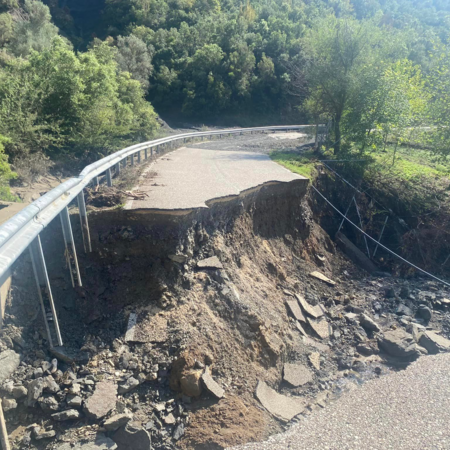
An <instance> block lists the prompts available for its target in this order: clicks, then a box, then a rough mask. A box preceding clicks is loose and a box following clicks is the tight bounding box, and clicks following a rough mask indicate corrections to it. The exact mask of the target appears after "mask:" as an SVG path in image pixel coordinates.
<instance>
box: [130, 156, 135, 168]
mask: <svg viewBox="0 0 450 450" xmlns="http://www.w3.org/2000/svg"><path fill="white" fill-rule="evenodd" d="M130 160H131V165H132V166H134V154H133V155H130Z"/></svg>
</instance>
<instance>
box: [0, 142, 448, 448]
mask: <svg viewBox="0 0 450 450" xmlns="http://www.w3.org/2000/svg"><path fill="white" fill-rule="evenodd" d="M248 145H253V144H250V143H249V144H248ZM311 204H313V206H315V203H312V202H311V198H310V197H309V194H308V193H307V186H306V184H305V183H303V182H292V183H288V184H269V185H266V186H262V187H260V188H258V189H253V190H250V191H248V192H245V193H242V194H241V195H240V196H238V197H233V198H230V199H222V200H221V201H220V202H214V201H211V202H210V203H209V204H208V206H209V208H208V209H199V210H192V211H182V212H181V211H180V212H174V213H171V214H166V213H155V212H133V211H123V210H121V209H118V208H117V207H116V206H113V207H109V208H99V206H101V205H102V203H101V202H100V203H99V204H97V206H96V207H93V206H90V207H89V208H90V211H91V212H90V215H89V222H90V228H91V238H92V246H93V253H91V254H87V255H86V254H84V253H81V251H80V250H81V249H82V243H81V237H80V230H79V219H78V217H76V216H75V215H74V216H73V217H72V225H73V227H74V235H75V236H76V239H77V242H76V245H77V249H79V264H80V270H81V279H82V281H83V286H82V287H77V288H75V289H72V287H71V286H70V277H69V273H68V269H67V268H66V267H65V264H64V256H63V255H64V247H63V243H62V239H61V237H60V233H61V232H60V229H59V223H57V221H54V223H53V224H51V226H50V227H49V228H48V229H47V230H46V231H45V232H44V233H43V235H42V238H43V247H44V252H45V254H46V256H47V260H48V262H49V264H48V266H49V267H48V269H49V274H50V281H51V284H52V289H53V296H54V298H55V303H56V306H57V312H58V317H59V322H60V326H61V330H62V335H63V340H64V345H65V347H66V348H67V351H68V352H69V353H70V354H71V355H72V356H71V358H72V362H71V363H67V362H64V361H63V360H62V359H61V357H59V361H58V372H54V373H53V374H51V376H52V377H53V378H54V379H55V381H56V383H57V384H58V385H59V386H60V390H59V391H57V393H56V394H51V393H49V392H47V393H44V394H43V396H44V397H45V399H46V401H47V403H45V402H44V400H45V399H42V398H39V399H38V401H37V402H36V404H35V405H34V406H27V405H26V404H25V403H26V401H25V400H20V399H19V400H18V401H17V407H15V408H12V409H11V410H9V411H7V412H6V419H7V426H8V430H9V432H10V435H11V436H12V438H13V439H14V448H38V449H56V448H60V447H61V446H62V443H63V442H79V441H93V440H95V436H96V435H97V434H98V433H106V435H107V436H108V437H109V438H112V439H114V437H115V432H113V431H108V430H105V429H104V428H103V422H104V420H105V418H107V417H109V416H110V415H113V414H117V413H123V414H128V415H129V416H130V418H131V421H132V423H133V424H134V425H136V426H141V427H143V428H145V429H146V430H147V432H148V433H149V434H150V435H151V437H152V443H153V444H152V445H153V448H155V449H172V448H183V449H186V450H187V449H201V450H203V449H224V448H227V447H229V446H233V445H238V444H241V443H245V442H249V441H260V440H263V439H265V438H267V437H268V436H269V435H270V434H273V433H275V432H279V431H282V430H283V429H285V428H286V427H287V426H289V425H290V424H291V423H292V422H295V421H298V420H301V418H302V415H303V414H308V413H309V412H310V411H311V410H313V409H315V408H321V407H326V404H327V402H328V401H332V399H333V398H335V397H336V396H339V395H340V394H341V393H342V392H343V391H345V390H346V389H347V388H349V387H350V386H351V385H352V384H354V383H361V382H363V381H364V380H365V379H368V378H371V377H375V376H380V375H381V374H383V373H388V372H389V371H390V370H397V369H398V368H401V367H404V366H405V365H407V364H408V362H409V361H410V359H406V360H405V359H404V360H401V361H399V360H398V358H392V357H389V356H388V355H385V354H383V353H380V351H379V348H378V343H377V337H379V336H382V334H383V333H384V332H387V331H389V330H393V329H395V328H404V329H408V327H410V326H411V323H417V324H423V325H424V326H429V327H432V328H433V329H436V330H441V329H443V330H444V334H445V333H448V332H449V331H450V329H449V326H448V324H449V323H450V321H449V313H448V312H447V303H445V302H444V301H443V300H444V299H445V298H450V294H449V292H448V290H445V289H441V287H440V286H438V285H436V284H435V283H434V282H429V281H427V280H423V279H420V278H415V279H410V280H408V281H406V280H402V279H398V278H393V277H379V276H369V275H368V274H366V273H365V272H363V271H362V270H361V269H359V268H358V267H356V266H355V265H354V264H353V263H352V262H351V261H349V260H348V259H347V258H346V257H344V256H343V255H342V254H341V253H340V252H339V251H338V250H337V249H336V248H335V244H334V242H333V241H332V239H331V238H330V236H329V235H328V234H327V233H326V232H325V231H324V230H323V229H322V228H321V227H320V226H319V225H318V224H317V217H314V216H313V213H312V210H311ZM92 205H95V203H92ZM314 209H316V208H315V207H314ZM73 212H74V213H76V210H74V211H73ZM50 256H51V257H50ZM212 256H216V257H217V258H218V260H219V261H220V264H221V265H222V267H219V266H217V267H206V268H200V267H198V263H199V262H200V261H203V260H205V259H206V258H210V257H212ZM15 270H16V273H15V275H16V276H14V278H13V288H12V291H11V295H10V298H9V299H8V309H7V315H6V318H5V327H4V329H3V330H2V338H1V340H0V347H1V348H0V350H2V351H3V350H6V348H8V347H9V348H13V349H15V350H16V351H17V352H18V353H20V354H21V356H22V363H21V366H20V367H19V368H18V369H17V370H16V372H15V373H14V374H13V375H12V376H11V380H12V381H13V383H15V385H16V386H18V385H21V386H25V387H27V386H29V383H30V381H31V380H33V379H38V378H39V374H38V376H36V373H35V371H36V369H37V368H39V367H41V366H42V364H43V361H45V360H47V361H49V362H50V361H51V360H52V358H54V356H53V355H52V354H50V352H49V351H48V342H47V338H46V333H45V329H44V326H43V320H42V316H41V314H40V309H39V302H38V299H37V298H36V293H35V286H34V284H33V283H34V280H33V277H32V271H31V264H30V262H29V260H28V255H24V257H23V258H21V259H20V260H19V261H18V263H17V266H16V269H15ZM313 271H320V272H321V273H322V274H324V275H326V276H327V277H329V278H330V279H331V280H333V281H334V282H335V283H336V285H335V286H331V285H329V284H326V283H324V282H323V281H320V280H318V279H316V278H313V277H311V275H310V274H311V272H313ZM19 275H20V276H19ZM295 293H297V294H301V295H303V296H304V298H305V300H306V301H307V302H308V303H309V304H310V305H311V306H315V305H318V304H320V305H322V306H323V308H324V310H325V315H324V317H325V319H326V321H327V322H328V323H329V325H330V326H331V335H330V337H329V338H324V339H321V338H319V336H318V335H317V334H316V333H315V332H314V330H313V329H312V327H311V326H308V324H302V325H303V328H304V330H305V334H306V335H303V334H302V333H301V332H300V331H299V328H298V324H297V321H296V320H294V318H293V317H292V315H291V313H290V311H289V310H288V308H287V303H286V301H287V300H291V299H293V298H294V297H293V294H295ZM419 304H422V305H427V306H428V307H430V309H432V310H433V313H432V318H431V321H430V322H429V323H425V322H424V321H423V320H422V319H421V317H420V315H419V316H418V315H417V312H418V305H419ZM399 305H404V306H406V307H408V308H410V313H407V314H405V313H404V312H402V313H398V311H399V310H398V308H399ZM361 311H364V312H365V313H367V314H368V315H369V316H370V317H372V318H373V319H374V320H375V321H377V323H378V324H379V327H380V328H381V329H382V331H381V332H380V333H373V332H371V331H369V330H368V329H366V328H364V327H362V326H361V324H360V323H359V322H358V321H357V320H353V321H350V320H349V319H348V318H347V317H346V316H345V315H346V314H347V313H353V314H356V315H358V314H359V313H360V312H361ZM404 311H407V310H404ZM131 314H136V317H137V325H136V327H135V333H134V337H132V338H130V339H129V340H128V341H127V340H126V339H125V335H126V332H127V323H128V321H129V317H130V315H131ZM317 353H318V354H319V355H318V356H317ZM314 357H316V358H318V360H316V364H319V368H317V367H316V366H315V365H314V364H313V363H312V359H311V358H314ZM317 361H318V362H317ZM288 362H289V363H298V364H303V365H304V366H305V367H307V368H308V369H309V370H310V372H311V374H312V381H310V382H308V383H306V384H304V385H303V386H300V387H292V386H291V385H289V383H287V382H286V381H284V380H283V367H284V364H285V363H288ZM205 367H208V370H209V371H210V373H211V375H212V378H213V379H214V380H215V381H216V382H217V383H218V384H219V385H220V387H222V388H223V389H224V390H225V397H224V398H222V399H218V398H216V397H215V396H214V395H213V394H212V393H211V392H210V391H208V389H206V387H205V385H204V384H202V382H200V381H199V377H200V376H201V374H202V373H203V372H204V370H205ZM59 371H60V373H59ZM70 374H74V376H75V379H76V380H84V381H80V383H81V384H82V385H83V387H82V389H81V392H80V398H81V400H82V401H83V402H85V401H86V399H87V398H89V397H90V396H91V395H92V394H93V392H94V391H95V388H96V386H97V385H98V383H100V382H101V381H102V380H109V381H111V382H113V383H115V384H118V385H119V386H123V385H124V384H126V383H127V382H129V381H130V380H131V379H132V378H133V379H134V380H138V381H139V383H138V384H137V385H136V386H135V387H134V389H132V390H130V391H129V392H126V393H121V394H119V395H118V397H117V402H116V405H115V407H114V409H113V410H111V411H110V412H108V413H107V415H105V416H104V417H102V418H100V419H92V418H87V417H86V416H85V415H84V413H85V411H84V409H83V407H81V406H80V407H79V408H78V409H79V410H80V411H81V412H82V413H81V414H80V417H78V418H77V419H76V420H68V421H63V422H57V421H55V420H53V419H52V414H55V411H58V412H59V411H65V410H67V409H68V407H69V406H68V402H69V401H71V399H72V397H71V394H70V392H69V389H70V386H71V385H72V384H73V383H75V382H74V381H71V382H70V383H72V384H70V383H69V384H65V383H67V377H69V376H71V375H70ZM189 380H190V381H192V382H189V383H188V381H189ZM258 381H264V382H266V383H267V384H268V385H269V386H271V387H272V388H274V389H275V390H276V391H278V392H279V393H281V394H284V395H287V396H290V397H300V398H302V399H303V400H304V404H305V406H306V409H305V410H304V411H303V413H302V414H300V415H298V416H296V417H295V418H294V419H293V421H291V422H289V423H286V421H280V420H278V419H275V418H274V417H273V416H272V415H271V414H269V412H268V411H267V410H266V409H264V408H263V407H262V405H261V404H260V403H259V401H258V400H257V399H256V398H255V389H256V386H257V383H258ZM6 384H7V383H4V385H3V391H4V396H5V398H9V397H10V396H11V394H10V393H9V391H8V387H7V386H6ZM75 384H76V383H75ZM196 389H197V390H198V391H196ZM198 394H199V395H198ZM50 397H52V398H54V399H56V404H55V405H54V408H55V409H53V410H50V411H49V410H45V405H47V404H48V402H49V400H48V398H50ZM75 409H76V408H75ZM172 418H173V421H172ZM33 423H38V424H39V426H40V427H41V429H42V430H46V431H48V432H51V431H54V432H55V433H54V435H53V436H51V437H49V438H48V439H41V440H36V439H35V435H37V436H38V435H39V433H38V432H35V431H33V430H35V428H33V427H32V428H29V429H28V430H26V429H25V427H27V426H29V425H30V424H33ZM30 430H31V431H30ZM33 433H34V434H33ZM30 435H31V436H30ZM24 436H25V440H23V438H24ZM28 436H30V437H29V439H28V438H27V437H28Z"/></svg>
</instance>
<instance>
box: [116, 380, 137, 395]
mask: <svg viewBox="0 0 450 450" xmlns="http://www.w3.org/2000/svg"><path fill="white" fill-rule="evenodd" d="M138 386H139V381H138V380H136V378H133V377H130V378H128V379H127V380H126V381H125V382H124V383H122V384H121V385H119V394H126V393H127V392H130V391H132V390H133V389H134V388H136V387H138Z"/></svg>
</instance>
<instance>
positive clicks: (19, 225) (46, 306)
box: [0, 125, 311, 347]
mask: <svg viewBox="0 0 450 450" xmlns="http://www.w3.org/2000/svg"><path fill="white" fill-rule="evenodd" d="M306 129H311V126H309V125H290V126H271V127H256V128H238V129H229V130H216V131H205V132H194V133H184V134H178V135H174V136H169V137H166V138H161V139H156V140H153V141H148V142H144V143H141V144H136V145H132V146H131V147H127V148H125V149H123V150H120V151H118V152H116V153H113V154H111V155H109V156H106V157H105V158H102V159H100V160H99V161H97V162H95V163H93V164H90V165H88V166H86V167H85V168H84V169H83V171H82V172H81V173H80V174H79V175H78V176H77V177H73V178H70V179H69V180H67V181H65V182H64V183H62V184H60V185H59V186H57V187H56V188H54V189H52V190H51V191H49V192H47V193H46V194H45V195H43V196H42V197H41V198H39V199H38V200H36V201H35V202H33V203H32V204H31V205H28V206H27V207H26V208H24V209H23V210H22V211H20V212H19V213H17V214H16V215H15V216H13V217H12V218H11V219H9V220H8V221H7V222H5V223H4V224H2V225H1V226H0V286H1V285H3V283H4V282H5V280H6V279H7V278H8V277H9V274H10V268H11V266H12V265H13V264H14V262H15V261H16V260H17V258H18V257H19V256H20V255H21V254H22V253H23V252H24V251H25V250H26V249H27V248H28V249H29V252H30V257H31V261H32V265H33V271H34V275H35V279H36V284H37V288H38V293H39V299H40V303H41V308H42V313H43V315H44V320H45V324H46V329H47V334H48V338H49V344H50V346H51V347H53V343H54V341H56V342H57V343H58V345H59V346H62V345H63V342H62V338H61V333H60V330H59V325H58V319H57V315H56V310H55V306H54V302H53V297H52V291H51V287H50V281H49V278H48V274H47V269H46V264H45V258H44V254H43V251H42V244H41V240H40V237H39V234H40V232H41V231H42V230H44V228H45V227H46V226H47V225H48V224H49V223H50V222H51V221H52V220H53V219H54V218H55V217H56V216H57V215H59V216H60V219H61V226H62V231H63V237H64V242H65V245H66V259H67V263H68V266H69V268H70V275H71V279H72V285H73V286H75V285H76V284H77V285H79V286H81V285H82V282H81V277H80V271H79V268H78V260H77V254H76V249H75V243H74V239H73V233H72V227H71V223H70V216H69V211H68V208H67V207H68V205H69V203H70V202H72V200H74V199H75V197H77V200H78V207H79V213H80V221H81V230H82V234H83V242H84V250H85V251H86V252H90V251H92V248H91V242H90V236H89V225H88V217H87V213H86V205H85V201H84V193H83V189H84V188H85V187H86V186H87V185H88V184H89V183H91V182H93V183H94V184H95V185H98V184H99V176H100V175H102V174H105V175H106V176H105V178H106V182H107V184H108V185H109V186H112V180H113V173H112V171H111V169H112V168H114V175H115V176H117V175H119V174H120V170H121V164H122V166H126V165H127V164H128V161H130V164H131V165H134V164H135V159H136V157H137V163H140V162H141V160H142V152H144V159H147V158H148V156H149V151H150V155H151V156H153V154H154V153H155V154H159V153H161V151H162V150H163V151H165V150H167V149H168V148H170V149H174V148H176V145H175V144H177V143H181V144H184V143H186V142H187V141H189V140H196V139H198V138H202V139H203V138H205V137H207V138H211V137H213V136H219V138H220V137H222V136H225V135H226V136H232V135H241V134H244V133H255V132H262V133H264V132H276V131H286V132H287V131H292V130H306ZM47 316H50V317H51V318H52V319H53V323H54V332H53V333H52V332H51V329H50V326H49V321H48V320H47ZM52 334H53V335H54V336H53V337H52Z"/></svg>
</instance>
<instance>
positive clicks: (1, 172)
mask: <svg viewBox="0 0 450 450" xmlns="http://www.w3.org/2000/svg"><path fill="white" fill-rule="evenodd" d="M7 142H8V138H6V137H5V136H2V135H1V134H0V200H6V201H17V198H16V197H14V196H13V195H12V194H11V191H10V189H9V182H10V180H13V179H14V178H16V177H17V174H16V173H15V172H13V171H12V170H11V167H10V165H9V164H8V156H7V155H6V154H5V147H4V144H6V143H7Z"/></svg>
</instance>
